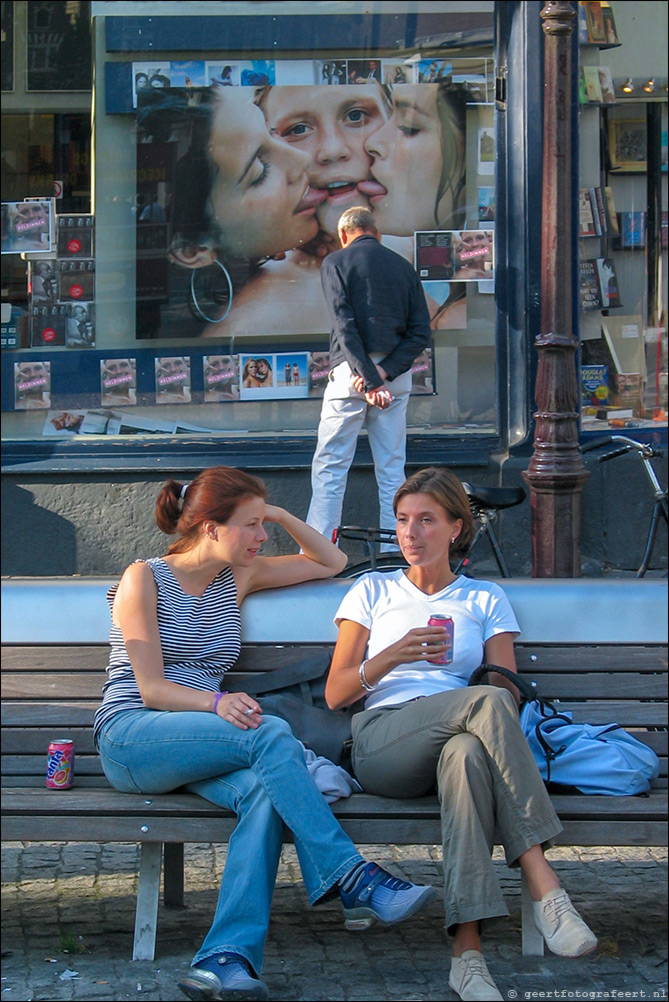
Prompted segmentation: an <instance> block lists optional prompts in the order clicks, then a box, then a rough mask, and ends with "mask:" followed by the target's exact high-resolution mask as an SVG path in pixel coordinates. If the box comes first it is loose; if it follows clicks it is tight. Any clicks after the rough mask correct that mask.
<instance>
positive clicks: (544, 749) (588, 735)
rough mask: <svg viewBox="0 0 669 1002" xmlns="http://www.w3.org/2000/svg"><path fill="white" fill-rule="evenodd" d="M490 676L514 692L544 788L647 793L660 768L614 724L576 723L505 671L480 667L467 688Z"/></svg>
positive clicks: (652, 754)
mask: <svg viewBox="0 0 669 1002" xmlns="http://www.w3.org/2000/svg"><path fill="white" fill-rule="evenodd" d="M489 671H494V672H498V673H499V674H500V675H503V676H504V677H505V678H507V679H509V681H510V682H513V684H514V685H515V686H516V688H517V689H518V691H519V693H520V696H521V710H520V725H521V727H522V728H523V731H524V733H525V736H526V738H527V740H528V742H529V745H530V748H531V749H532V754H533V756H534V760H535V762H536V763H537V766H538V767H539V772H540V773H541V777H542V779H543V780H544V782H545V783H546V784H547V785H550V786H555V787H557V786H560V787H572V788H574V789H576V790H578V791H580V792H581V793H599V794H603V795H606V796H610V797H632V796H636V795H637V794H640V793H647V792H648V791H649V790H650V783H651V780H653V779H655V778H656V777H657V775H658V773H659V769H660V763H659V760H658V757H657V755H656V754H655V752H654V751H653V749H652V748H649V747H648V746H647V745H645V744H643V742H642V741H639V740H638V739H637V738H635V737H633V736H632V735H631V734H628V733H627V731H625V730H623V728H622V727H620V725H619V724H601V725H599V726H594V725H592V724H575V723H574V722H573V721H572V715H571V713H566V712H562V711H561V710H560V709H559V708H558V707H556V706H555V704H554V703H551V702H550V700H547V699H541V698H540V697H539V696H538V695H537V692H536V688H535V686H534V685H533V684H532V683H531V682H528V681H527V680H526V679H524V678H522V677H521V676H519V675H516V674H515V672H512V671H509V670H508V669H507V668H500V667H499V666H498V665H489V664H482V665H481V666H480V667H479V668H477V669H476V671H475V672H474V673H473V674H472V676H471V678H470V679H469V685H478V684H480V682H481V679H482V678H484V677H485V676H486V675H487V673H488V672H489Z"/></svg>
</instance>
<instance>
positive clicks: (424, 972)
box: [2, 842, 667, 1002]
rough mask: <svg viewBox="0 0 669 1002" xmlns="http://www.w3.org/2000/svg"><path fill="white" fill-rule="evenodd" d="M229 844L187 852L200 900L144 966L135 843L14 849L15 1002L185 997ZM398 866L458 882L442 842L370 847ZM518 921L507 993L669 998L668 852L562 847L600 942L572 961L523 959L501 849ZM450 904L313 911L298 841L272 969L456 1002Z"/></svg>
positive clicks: (505, 978)
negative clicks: (369, 915) (446, 870)
mask: <svg viewBox="0 0 669 1002" xmlns="http://www.w3.org/2000/svg"><path fill="white" fill-rule="evenodd" d="M225 851H226V850H225V847H224V846H215V845H210V844H202V845H191V846H187V847H186V895H185V897H186V909H185V910H182V909H166V908H164V907H163V906H162V904H161V907H160V911H159V918H158V943H157V951H156V952H157V956H156V960H155V961H154V962H137V963H133V962H131V961H130V954H131V949H132V933H133V922H134V905H135V898H134V895H135V889H136V873H137V865H138V854H137V847H136V846H135V845H100V844H98V843H83V844H81V843H78V844H68V843H53V842H49V843H27V844H25V845H22V844H20V843H15V842H7V843H3V845H2V874H3V876H2V879H3V885H2V908H3V915H2V932H3V937H2V952H3V965H2V967H3V969H2V999H3V1000H7V1002H19V1000H20V1002H32V1000H37V999H43V1000H48V999H58V1000H60V999H68V1000H69V999H82V1000H83V999H90V1000H110V999H111V1000H121V999H146V1000H161V1002H162V1000H167V1002H171V1000H176V999H179V998H181V993H180V992H179V989H178V988H177V987H176V982H177V980H178V978H179V977H180V976H181V975H182V974H183V973H184V971H185V970H186V969H187V967H188V965H189V963H190V959H191V957H192V956H193V954H194V952H195V950H196V948H197V947H198V946H199V944H200V942H201V940H202V938H203V936H204V934H205V932H206V930H207V928H208V926H209V923H210V921H211V917H212V915H213V911H214V906H215V900H216V893H217V887H218V882H219V880H220V874H221V872H222V868H223V864H224V862H225ZM364 852H365V855H366V856H367V857H368V858H372V859H378V860H379V861H381V862H382V863H384V865H388V866H389V867H390V869H392V870H394V872H395V873H397V874H398V875H403V876H405V877H407V878H410V879H412V880H416V881H419V882H424V883H428V882H429V883H433V884H435V885H438V886H441V885H442V876H441V868H440V865H439V859H440V851H439V849H438V848H437V847H436V846H435V847H419V846H404V847H396V846H377V847H365V849H364ZM495 858H496V861H497V862H496V866H497V867H498V870H499V876H500V880H501V881H502V885H503V887H504V890H505V894H506V896H507V901H508V904H509V909H510V911H511V917H510V919H509V920H504V921H500V922H497V923H495V924H493V925H491V927H490V928H489V930H488V931H487V933H486V936H485V942H484V949H485V955H486V959H487V960H488V964H489V966H490V969H491V971H492V972H493V975H494V977H495V980H496V981H497V984H498V986H499V989H500V991H501V993H502V996H503V997H504V998H505V999H512V1000H513V999H563V998H564V999H602V998H606V999H616V998H628V999H629V998H635V999H666V998H667V852H666V851H665V850H662V849H653V848H634V849H629V848H625V849H610V848H591V849H575V848H559V849H553V850H551V851H550V853H549V858H550V859H551V860H552V861H553V863H554V865H555V868H556V869H557V871H558V872H559V874H560V877H561V879H562V881H563V882H564V885H565V887H566V888H567V889H568V890H569V891H570V893H571V896H572V898H573V900H574V902H575V904H576V906H577V907H578V908H579V909H581V910H582V911H583V913H584V914H585V916H586V917H587V919H588V921H589V922H590V924H591V925H592V926H593V928H594V930H595V932H596V933H597V934H598V936H599V937H600V944H599V948H598V951H597V952H596V953H595V954H592V955H591V956H590V957H587V958H584V959H583V960H576V961H573V960H572V961H569V960H564V959H561V958H559V957H555V956H553V955H552V954H549V955H547V956H546V957H544V958H537V957H532V958H530V957H526V958H523V956H522V954H521V943H520V881H519V877H518V874H517V872H512V871H510V870H509V869H507V867H506V866H505V864H504V863H503V862H502V860H501V857H499V856H498V855H497V853H496V857H495ZM449 957H450V952H449V948H448V943H447V938H446V935H445V933H444V930H443V907H442V905H441V902H440V901H438V900H437V901H436V902H434V903H433V904H431V905H430V906H429V907H428V908H427V909H426V910H425V911H424V912H423V913H421V914H420V915H418V916H416V917H414V918H413V919H410V920H408V921H407V922H405V923H403V924H402V925H400V926H396V927H394V928H391V929H383V928H380V927H374V928H372V929H370V930H368V931H367V932H365V933H347V932H346V931H345V929H344V926H343V921H342V916H341V910H340V907H339V905H338V903H337V902H334V901H333V902H329V903H327V904H325V905H323V906H321V907H319V908H314V909H309V907H308V905H307V902H306V897H305V894H304V890H303V887H302V883H301V880H300V875H299V867H298V865H297V861H296V856H295V852H294V849H293V848H292V847H287V848H286V849H284V854H283V858H282V864H281V871H280V875H279V881H278V884H277V890H276V895H275V899H274V908H273V918H272V923H271V926H270V931H269V937H268V941H267V949H266V953H265V967H264V970H263V978H264V980H265V981H266V983H267V985H268V986H269V989H270V992H271V997H272V998H273V999H284V1000H298V999H300V1000H301V999H306V1000H312V1002H316V1000H320V999H333V1000H334V999H346V1000H353V999H371V1000H394V999H406V1000H432V999H435V1000H436V999H454V998H456V996H455V995H454V994H453V993H452V992H451V991H450V989H449V988H448V970H449V963H450V961H449Z"/></svg>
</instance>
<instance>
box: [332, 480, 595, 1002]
mask: <svg viewBox="0 0 669 1002" xmlns="http://www.w3.org/2000/svg"><path fill="white" fill-rule="evenodd" d="M394 509H395V515H396V518H397V537H398V541H399V545H400V547H401V550H402V553H403V555H404V558H405V560H406V562H407V564H408V568H406V569H402V570H398V571H394V572H386V573H383V572H372V573H369V574H366V575H364V576H362V577H361V578H359V579H358V580H357V581H356V583H355V584H354V585H353V587H352V588H351V590H350V591H349V592H348V593H347V594H346V596H345V597H344V599H343V601H342V603H341V605H340V607H339V609H338V611H337V615H336V620H335V621H336V623H337V625H338V627H339V638H338V641H337V646H336V648H335V652H334V656H333V660H332V666H331V669H330V674H329V677H328V683H327V688H326V699H327V701H328V704H329V706H330V707H331V708H332V709H333V710H334V709H339V708H340V707H344V706H349V705H350V704H352V703H355V702H357V700H359V699H360V698H361V696H363V695H364V696H365V697H366V699H365V709H364V711H363V712H361V713H358V714H356V715H355V717H354V718H353V767H354V771H355V775H356V777H357V779H358V780H359V782H360V783H361V784H362V786H363V788H364V790H365V792H367V793H373V794H379V795H381V796H386V797H421V796H424V795H426V794H429V793H431V792H433V791H434V790H435V788H436V790H437V792H438V794H439V799H440V802H441V828H442V843H443V866H444V903H445V911H446V927H447V929H448V931H449V932H450V933H451V934H452V936H453V959H452V962H451V972H450V977H449V985H450V987H451V988H452V989H453V991H455V992H457V993H458V994H459V996H460V998H461V999H463V1000H470V999H471V1000H475V999H483V1000H493V999H501V998H502V997H503V996H502V995H501V994H500V992H499V991H498V989H497V987H496V985H495V983H494V981H493V979H492V977H491V976H490V972H489V971H488V968H487V966H486V963H485V960H484V958H483V956H482V954H481V940H480V926H481V923H482V922H483V921H484V920H486V919H492V918H496V917H498V916H502V915H508V909H507V907H506V904H505V902H504V898H503V895H502V892H501V889H500V886H499V883H498V880H497V877H496V874H495V869H494V866H493V863H492V859H491V854H492V849H493V846H494V844H495V842H496V841H501V844H502V845H503V846H504V850H505V853H506V859H507V863H508V864H509V865H510V866H520V867H521V869H522V870H523V873H524V874H525V876H526V878H527V881H528V884H529V889H530V893H531V895H532V898H533V899H534V906H533V907H534V917H535V922H536V925H537V926H538V928H539V930H540V932H541V933H542V935H543V937H544V939H545V941H546V943H547V945H548V947H549V948H550V949H551V950H552V951H553V952H554V953H557V954H558V955H560V956H564V957H580V956H582V955H584V954H586V953H589V952H590V951H592V950H594V949H595V947H596V945H597V939H596V938H595V936H594V934H593V933H592V932H591V930H590V929H589V928H588V926H587V925H586V924H585V922H583V920H582V919H581V918H580V916H579V915H578V913H577V912H576V910H575V909H574V907H573V905H572V903H571V901H570V899H569V897H568V895H567V893H566V892H565V891H564V890H563V889H562V888H561V887H560V885H559V881H558V878H557V876H556V874H555V872H554V871H553V869H552V868H551V867H550V866H549V864H548V862H547V860H546V859H545V857H544V852H543V850H544V848H546V847H547V846H549V845H550V844H551V842H552V840H553V839H554V838H555V836H556V835H557V834H558V833H559V832H560V831H561V830H562V825H561V824H560V821H559V819H558V817H557V815H556V813H555V811H554V809H553V807H552V804H551V802H550V799H549V797H548V794H547V793H546V790H545V787H544V784H543V781H542V779H541V776H540V775H539V771H538V769H537V766H536V764H535V762H534V759H533V757H532V753H531V751H530V747H529V744H528V742H527V740H526V739H525V736H524V734H523V731H522V729H521V727H520V724H519V720H518V707H517V705H516V701H515V697H514V696H513V695H512V694H511V692H510V691H509V689H508V688H505V680H504V678H503V677H502V676H501V675H497V676H493V679H494V681H495V682H496V683H498V684H497V685H486V686H483V685H479V686H474V687H468V685H467V682H468V679H469V676H470V675H471V673H472V672H473V671H474V669H475V668H477V667H478V666H479V665H480V664H481V663H482V662H483V661H485V662H488V663H491V664H497V665H500V666H502V667H505V668H508V669H511V670H512V671H515V670H516V664H515V658H514V652H513V640H514V637H515V636H516V634H517V633H518V632H519V628H518V624H517V622H516V618H515V616H514V614H513V611H512V609H511V606H510V605H509V602H508V599H507V598H506V595H505V594H504V592H503V590H502V589H501V588H500V587H499V586H498V585H496V584H494V583H493V582H489V581H477V580H472V579H469V578H466V577H464V576H462V575H458V576H457V577H456V575H454V574H453V572H452V570H451V564H450V560H451V558H452V559H454V560H457V559H458V558H459V557H461V556H462V555H464V554H466V553H467V550H468V547H469V545H470V543H471V540H472V538H473V534H474V529H473V522H472V515H471V512H470V508H469V501H468V498H467V495H466V494H465V491H464V489H463V487H462V484H461V483H460V481H459V480H458V478H457V477H456V476H454V475H453V474H452V473H451V472H450V471H448V470H446V469H437V468H434V467H432V468H430V469H426V470H421V471H420V472H419V473H416V474H414V475H413V476H412V477H410V478H409V479H408V480H407V481H406V482H405V483H404V484H403V486H402V487H400V489H399V490H398V492H397V494H396V495H395V499H394ZM435 615H437V616H447V617H451V618H452V620H453V624H452V625H453V644H452V650H451V652H450V656H452V659H451V660H449V662H448V663H443V662H444V654H445V652H446V651H447V647H448V646H449V645H448V644H447V638H448V632H447V628H446V627H445V626H443V625H441V626H439V625H431V626H430V625H428V620H431V618H432V617H433V616H435Z"/></svg>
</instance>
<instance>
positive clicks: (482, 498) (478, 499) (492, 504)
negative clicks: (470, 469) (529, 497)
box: [462, 482, 525, 509]
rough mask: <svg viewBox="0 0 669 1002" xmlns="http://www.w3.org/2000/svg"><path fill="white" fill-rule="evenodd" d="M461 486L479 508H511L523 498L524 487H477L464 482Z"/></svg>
mask: <svg viewBox="0 0 669 1002" xmlns="http://www.w3.org/2000/svg"><path fill="white" fill-rule="evenodd" d="M462 486H463V487H464V489H465V491H466V492H467V496H468V498H469V500H470V502H474V504H478V505H480V506H481V508H498V509H500V508H513V506H514V505H517V504H521V503H522V502H523V501H524V500H525V488H524V487H478V486H477V485H476V484H466V483H464V482H463V484H462Z"/></svg>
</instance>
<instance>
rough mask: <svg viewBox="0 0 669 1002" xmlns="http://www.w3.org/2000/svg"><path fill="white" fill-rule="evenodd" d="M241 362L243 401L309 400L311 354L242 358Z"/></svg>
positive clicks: (304, 352)
mask: <svg viewBox="0 0 669 1002" xmlns="http://www.w3.org/2000/svg"><path fill="white" fill-rule="evenodd" d="M239 361H240V366H241V379H242V384H241V399H242V400H280V399H283V398H286V397H289V398H290V397H307V396H309V355H308V352H306V351H300V352H282V353H279V354H271V355H240V356H239Z"/></svg>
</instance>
